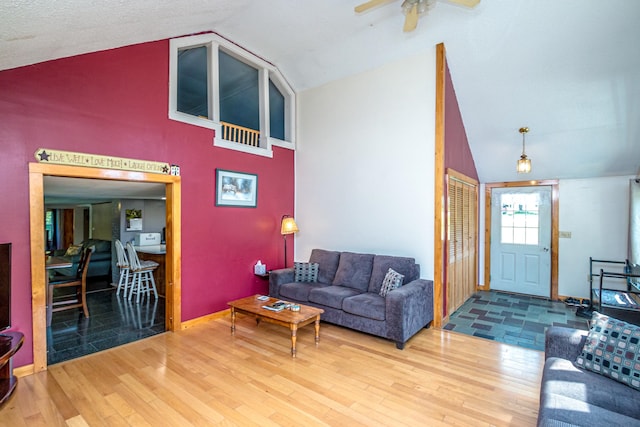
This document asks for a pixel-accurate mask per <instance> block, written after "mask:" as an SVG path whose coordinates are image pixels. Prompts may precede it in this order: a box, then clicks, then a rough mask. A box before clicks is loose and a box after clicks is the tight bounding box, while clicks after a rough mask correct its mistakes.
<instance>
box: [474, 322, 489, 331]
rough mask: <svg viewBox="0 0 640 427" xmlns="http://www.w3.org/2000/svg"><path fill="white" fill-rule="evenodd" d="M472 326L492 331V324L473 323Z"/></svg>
mask: <svg viewBox="0 0 640 427" xmlns="http://www.w3.org/2000/svg"><path fill="white" fill-rule="evenodd" d="M471 327H472V328H475V329H482V330H483V331H490V330H491V325H483V324H482V323H474V324H472V325H471Z"/></svg>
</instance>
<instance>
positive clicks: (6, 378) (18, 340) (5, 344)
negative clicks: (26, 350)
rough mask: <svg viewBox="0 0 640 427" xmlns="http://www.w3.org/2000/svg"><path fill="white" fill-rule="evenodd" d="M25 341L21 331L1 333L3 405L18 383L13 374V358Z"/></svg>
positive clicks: (0, 358) (1, 392) (0, 401)
mask: <svg viewBox="0 0 640 427" xmlns="http://www.w3.org/2000/svg"><path fill="white" fill-rule="evenodd" d="M23 342H24V335H22V333H20V332H4V333H2V334H0V405H2V404H3V403H4V402H5V401H6V400H7V399H9V396H11V393H13V390H15V388H16V385H17V384H18V379H17V378H16V377H15V376H14V375H13V366H12V365H11V358H12V357H13V355H14V354H16V352H17V351H18V350H20V347H22V343H23Z"/></svg>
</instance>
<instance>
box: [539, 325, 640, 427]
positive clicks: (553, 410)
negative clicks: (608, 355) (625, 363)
mask: <svg viewBox="0 0 640 427" xmlns="http://www.w3.org/2000/svg"><path fill="white" fill-rule="evenodd" d="M587 333H588V332H587V331H582V330H578V329H570V328H564V327H557V326H554V327H550V328H549V329H547V331H546V335H545V364H544V371H543V374H542V386H541V388H540V410H539V412H538V426H638V425H640V405H639V404H638V403H639V402H640V392H639V391H638V390H636V389H633V388H631V387H629V386H627V385H625V384H622V383H620V382H618V381H616V380H613V379H611V378H608V377H605V376H603V375H600V374H597V373H594V372H591V371H588V370H584V369H580V368H579V367H577V366H576V365H575V364H574V362H575V360H576V358H577V357H578V355H579V354H580V352H581V350H582V348H583V346H584V344H585V341H586V337H587Z"/></svg>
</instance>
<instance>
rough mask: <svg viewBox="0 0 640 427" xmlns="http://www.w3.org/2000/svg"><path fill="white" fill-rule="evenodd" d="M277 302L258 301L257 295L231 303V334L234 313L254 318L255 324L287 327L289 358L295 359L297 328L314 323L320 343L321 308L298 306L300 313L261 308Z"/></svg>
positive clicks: (234, 319)
mask: <svg viewBox="0 0 640 427" xmlns="http://www.w3.org/2000/svg"><path fill="white" fill-rule="evenodd" d="M276 301H278V300H277V299H275V298H269V299H268V300H266V301H262V300H259V299H258V295H254V296H250V297H246V298H242V299H239V300H236V301H231V302H230V303H228V304H229V306H230V307H231V334H232V335H233V334H234V333H235V331H236V313H242V314H248V315H250V316H254V317H255V318H256V323H258V324H259V323H260V320H264V321H265V322H268V323H273V324H276V325H280V326H285V327H288V328H289V329H290V330H291V356H293V357H296V335H297V332H298V327H302V326H305V325H308V324H310V323H314V322H315V329H316V344H318V342H319V341H320V315H321V314H322V313H324V310H322V309H321V308H315V307H310V306H308V305H302V304H298V305H299V306H300V311H291V310H289V309H284V310H282V311H271V310H267V309H266V308H262V306H263V305H269V304H273V303H274V302H276Z"/></svg>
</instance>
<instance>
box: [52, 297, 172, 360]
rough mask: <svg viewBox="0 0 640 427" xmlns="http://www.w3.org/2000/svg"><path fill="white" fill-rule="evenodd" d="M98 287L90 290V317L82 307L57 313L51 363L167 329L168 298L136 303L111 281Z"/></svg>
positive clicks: (152, 298)
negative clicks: (165, 319) (166, 310)
mask: <svg viewBox="0 0 640 427" xmlns="http://www.w3.org/2000/svg"><path fill="white" fill-rule="evenodd" d="M88 288H89V289H90V287H89V286H88ZM98 288H99V290H95V291H93V292H87V305H88V306H89V318H88V319H87V318H85V317H84V315H83V314H82V310H80V309H78V310H67V311H61V312H57V313H53V317H52V320H51V326H50V327H48V328H47V364H48V365H52V364H54V363H59V362H63V361H65V360H70V359H75V358H77V357H80V356H85V355H87V354H91V353H95V352H98V351H101V350H106V349H108V348H111V347H116V346H118V345H122V344H126V343H129V342H133V341H137V340H140V339H143V338H147V337H150V336H152V335H156V334H159V333H162V332H164V331H165V325H164V318H165V299H164V298H154V297H151V298H145V299H143V300H142V301H141V302H140V304H136V303H135V299H133V300H132V301H129V300H128V299H126V298H124V297H122V295H120V296H117V295H116V292H115V288H114V287H112V286H110V285H107V286H98Z"/></svg>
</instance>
